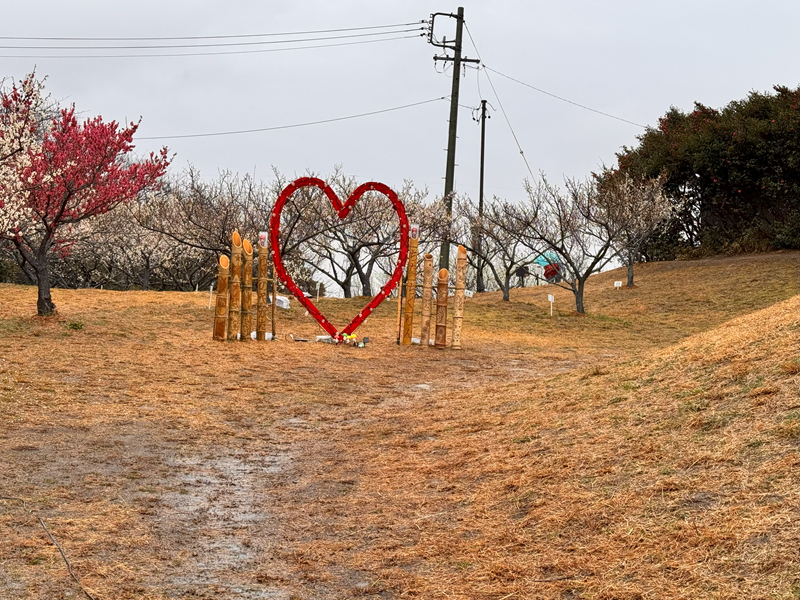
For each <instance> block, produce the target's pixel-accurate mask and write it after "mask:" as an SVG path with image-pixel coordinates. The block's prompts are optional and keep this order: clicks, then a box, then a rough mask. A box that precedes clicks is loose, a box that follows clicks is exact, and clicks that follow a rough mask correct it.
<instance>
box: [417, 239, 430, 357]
mask: <svg viewBox="0 0 800 600" xmlns="http://www.w3.org/2000/svg"><path fill="white" fill-rule="evenodd" d="M432 303H433V255H432V254H426V255H425V257H424V258H423V259H422V331H421V332H420V334H419V343H420V345H422V346H423V347H425V348H427V347H428V346H429V345H430V343H429V342H430V339H431V304H432Z"/></svg>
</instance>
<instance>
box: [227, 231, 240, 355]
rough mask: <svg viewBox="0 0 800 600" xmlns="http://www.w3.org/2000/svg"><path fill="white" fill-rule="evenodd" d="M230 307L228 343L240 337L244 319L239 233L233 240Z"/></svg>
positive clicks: (236, 233)
mask: <svg viewBox="0 0 800 600" xmlns="http://www.w3.org/2000/svg"><path fill="white" fill-rule="evenodd" d="M230 290H231V293H230V305H229V307H228V341H230V340H235V339H236V338H237V337H238V336H239V328H240V327H241V319H242V236H240V235H239V232H238V231H234V232H233V236H232V238H231V279H230Z"/></svg>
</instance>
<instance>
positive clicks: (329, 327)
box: [269, 177, 408, 341]
mask: <svg viewBox="0 0 800 600" xmlns="http://www.w3.org/2000/svg"><path fill="white" fill-rule="evenodd" d="M309 186H313V187H317V188H319V189H321V190H322V191H323V192H324V193H325V195H326V196H327V197H328V199H329V200H330V201H331V204H332V205H333V208H334V210H335V211H336V214H337V215H339V218H340V219H344V218H345V217H347V215H348V214H349V213H350V209H352V208H353V205H354V204H355V203H356V202H357V201H358V199H359V198H360V197H361V196H362V195H363V194H364V193H365V192H368V191H370V190H374V191H376V192H380V193H382V194H384V195H385V196H386V197H388V198H389V200H390V201H391V202H392V206H394V209H395V211H396V212H397V217H398V218H399V220H400V256H399V257H398V259H397V265H396V266H395V268H394V272H393V273H392V277H391V278H390V279H389V281H387V282H386V284H385V285H384V286H383V287H382V288H381V289H380V291H379V292H378V293H377V295H375V296H374V297H373V298H372V300H370V302H369V303H368V304H367V305H366V306H365V307H364V308H363V309H362V310H361V312H359V313H358V315H356V317H355V318H354V319H353V320H352V321H350V323H348V325H347V326H346V327H345V328H344V329H342V331H341V332H339V331H337V329H336V327H334V326H333V324H332V323H331V322H330V321H329V320H328V319H326V318H325V316H324V315H323V314H322V313H321V312H320V311H319V309H318V308H317V307H316V306H315V305H314V303H313V302H312V301H311V300H310V299H309V298H307V297H306V295H305V294H304V293H303V292H302V290H300V288H299V287H297V284H295V282H294V281H293V280H292V278H291V277H290V276H289V274H288V273H287V272H286V268H285V267H284V266H283V261H282V260H281V253H280V242H279V240H280V226H281V212H282V211H283V207H284V206H285V205H286V202H287V201H288V200H289V197H290V196H291V195H292V194H293V193H294V192H296V191H297V190H299V189H300V188H304V187H309ZM269 228H270V245H271V246H272V259H273V261H274V264H275V272H276V273H277V274H278V277H280V279H281V281H283V283H284V285H286V287H287V288H288V289H289V291H290V292H291V293H292V294H294V297H295V298H297V300H298V302H300V304H302V305H303V306H305V307H306V310H308V314H309V315H311V316H312V317H314V319H316V320H317V322H318V323H319V324H320V325H321V326H322V328H323V329H324V330H325V331H327V332H328V333H329V334H330V335H331V336H332V337H333V338H334V339H335V340H337V341H339V340H341V339H342V336H343V335H350V334H351V333H353V332H354V331H355V330H356V329H357V328H358V326H359V325H361V323H363V322H364V319H366V318H367V317H368V316H369V315H370V313H371V312H372V311H373V310H375V308H376V307H377V306H378V305H379V304H380V303H381V302H383V301H384V300H385V299H386V298H388V297H389V294H391V293H392V290H393V289H394V288H395V287H396V286H397V284H398V283H399V281H400V278H401V277H402V276H403V267H404V266H405V264H406V260H408V217H407V216H406V209H405V207H404V206H403V203H402V202H400V199H399V198H398V197H397V194H395V193H394V191H393V190H392V189H391V188H390V187H389V186H387V185H384V184H383V183H376V182H372V181H371V182H369V183H364V184H362V185H360V186H358V187H357V188H356V189H355V190H354V191H353V193H352V194H350V197H348V198H347V201H346V202H345V203H344V204H342V202H341V200H339V197H338V196H337V195H336V192H334V191H333V190H332V189H331V187H330V186H329V185H328V184H327V183H325V182H324V181H322V180H321V179H317V178H316V177H301V178H300V179H297V180H295V181H293V182H292V183H290V184H289V185H287V186H286V187H285V188H284V190H283V191H282V192H281V195H280V196H279V197H278V200H277V201H276V202H275V206H274V208H273V209H272V216H271V217H270V222H269ZM273 301H274V299H273Z"/></svg>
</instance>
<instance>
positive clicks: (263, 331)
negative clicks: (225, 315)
mask: <svg viewBox="0 0 800 600" xmlns="http://www.w3.org/2000/svg"><path fill="white" fill-rule="evenodd" d="M267 285H269V247H268V246H267V245H266V241H265V242H264V244H263V245H262V244H261V243H260V242H259V244H258V279H257V280H256V341H258V342H263V341H264V340H266V339H267Z"/></svg>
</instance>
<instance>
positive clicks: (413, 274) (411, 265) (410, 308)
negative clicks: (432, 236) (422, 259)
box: [403, 238, 419, 346]
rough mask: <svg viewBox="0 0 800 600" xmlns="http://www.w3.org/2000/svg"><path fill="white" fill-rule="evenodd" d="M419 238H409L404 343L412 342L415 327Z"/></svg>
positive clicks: (406, 344) (405, 344)
mask: <svg viewBox="0 0 800 600" xmlns="http://www.w3.org/2000/svg"><path fill="white" fill-rule="evenodd" d="M418 243H419V240H418V239H417V238H411V239H410V240H408V268H407V270H406V273H407V275H406V309H405V314H404V318H403V345H404V346H408V345H409V344H411V335H412V333H413V329H414V299H415V297H416V295H417V244H418Z"/></svg>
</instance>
